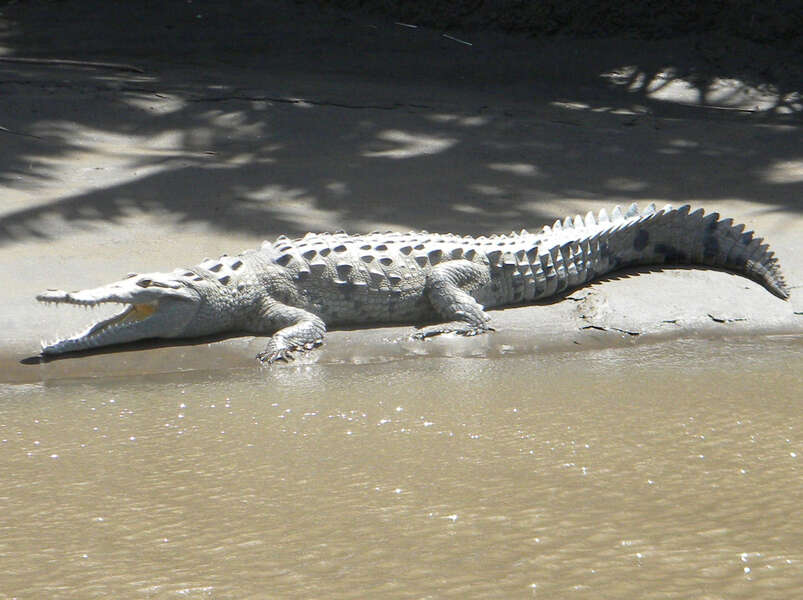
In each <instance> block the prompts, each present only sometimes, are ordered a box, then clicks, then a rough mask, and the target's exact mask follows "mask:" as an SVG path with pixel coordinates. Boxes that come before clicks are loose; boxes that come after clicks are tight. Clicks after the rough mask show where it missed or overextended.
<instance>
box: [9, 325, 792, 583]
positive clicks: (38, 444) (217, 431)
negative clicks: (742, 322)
mask: <svg viewBox="0 0 803 600" xmlns="http://www.w3.org/2000/svg"><path fill="white" fill-rule="evenodd" d="M801 390H803V339H801V338H800V337H797V338H794V337H791V338H790V337H787V338H778V339H773V340H764V341H745V342H739V341H730V342H725V341H721V342H702V341H697V342H674V343H669V344H664V345H659V346H654V347H641V348H635V349H617V350H611V351H596V352H587V353H581V352H575V353H567V354H551V355H545V356H529V357H508V358H501V359H493V360H487V359H460V358H447V359H444V358H440V359H433V358H423V359H413V360H403V361H394V362H389V363H385V364H369V365H361V366H354V365H328V366H327V365H311V366H303V367H296V366H280V367H279V368H271V369H265V370H258V369H256V368H254V369H247V370H245V369H241V370H236V371H220V372H194V373H184V374H175V375H162V376H155V377H149V378H147V379H143V378H121V379H114V380H102V379H96V380H84V381H78V382H76V381H69V382H61V383H60V382H51V383H48V384H47V385H44V384H43V385H17V386H6V387H2V388H0V395H1V396H2V401H1V402H0V439H1V440H2V443H1V444H0V473H2V489H0V598H4V599H5V598H21V599H22V598H35V599H39V598H81V599H91V598H104V599H105V598H191V599H194V598H197V599H202V598H203V599H213V598H214V599H223V598H226V599H228V598H231V599H234V598H236V599H242V598H285V597H299V598H303V597H310V598H312V597H316V598H370V597H374V598H377V597H392V598H426V597H432V598H441V597H459V598H467V597H468V598H471V597H474V598H533V597H534V598H554V597H567V596H571V597H577V598H601V597H610V598H614V597H616V598H625V597H629V598H691V597H695V598H703V597H704V598H763V599H767V598H779V599H781V598H783V599H788V598H792V597H795V595H796V594H797V593H799V591H800V589H801V588H803V516H801V510H800V506H801V500H803V472H802V470H801V463H802V462H803V418H801V408H803V392H802V391H801Z"/></svg>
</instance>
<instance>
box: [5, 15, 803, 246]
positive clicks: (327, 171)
mask: <svg viewBox="0 0 803 600" xmlns="http://www.w3.org/2000/svg"><path fill="white" fill-rule="evenodd" d="M193 6H194V7H193V10H197V11H201V12H199V13H198V14H204V13H203V11H208V12H209V14H212V13H213V12H214V10H216V9H215V8H214V4H213V3H209V4H205V3H196V4H195V5H193ZM51 10H58V9H56V8H51ZM80 10H89V9H87V8H86V7H81V8H80ZM130 10H134V11H137V10H139V11H145V12H141V13H139V14H138V15H136V16H137V17H138V20H136V21H135V22H136V23H139V25H136V26H134V27H133V28H134V31H133V32H132V31H127V30H125V29H123V28H121V27H120V26H119V21H120V19H121V18H122V16H120V15H114V14H113V13H110V12H109V9H108V8H106V9H99V12H98V15H96V18H98V19H106V20H107V21H108V23H111V24H114V26H112V25H108V26H107V27H106V28H105V29H104V30H103V32H104V33H103V35H101V34H96V35H95V37H92V35H90V34H88V33H87V30H86V28H85V26H83V25H82V24H81V22H80V18H81V14H80V13H79V14H78V15H74V16H73V19H72V20H71V21H70V22H69V23H67V24H66V25H64V26H63V27H62V29H61V30H60V31H59V35H60V37H59V39H58V40H57V42H58V43H56V44H54V43H52V42H47V40H46V35H45V33H46V32H44V31H43V30H40V29H38V28H39V27H42V23H43V22H44V21H45V17H46V16H47V15H46V14H43V13H41V12H35V11H34V10H33V9H30V11H28V9H22V8H20V9H19V10H18V11H17V12H16V13H15V14H16V15H17V20H16V21H14V22H13V23H12V24H11V25H9V27H8V29H7V31H6V34H5V36H4V38H3V39H2V41H0V46H4V47H5V51H6V53H7V54H8V55H14V56H23V55H24V56H28V57H31V56H33V57H36V56H39V57H50V58H52V57H53V56H55V55H56V54H57V53H58V50H59V48H65V47H70V48H72V49H73V50H72V52H71V53H70V58H75V59H77V60H95V61H97V60H98V59H100V58H102V59H104V60H108V61H124V62H125V63H126V64H129V63H130V64H137V65H141V66H142V70H143V71H144V73H136V72H130V71H125V70H115V69H110V68H103V67H97V66H96V67H86V68H82V67H81V66H80V65H74V64H73V65H70V64H53V63H46V62H43V63H38V64H37V63H13V62H7V63H3V62H0V86H2V90H3V98H2V99H0V103H2V104H0V106H2V107H3V108H4V109H5V110H4V113H5V115H4V116H3V117H2V120H0V127H2V129H0V140H1V141H2V146H3V152H2V156H1V157H0V185H2V186H4V187H5V188H7V189H9V190H11V191H13V192H15V193H16V194H17V196H16V197H17V198H18V200H17V201H16V202H15V203H14V204H13V205H12V206H11V207H10V208H8V207H7V208H6V209H4V210H2V212H0V245H3V244H10V243H14V242H15V241H25V240H26V239H33V238H42V239H51V238H55V237H59V236H64V235H68V234H69V232H71V231H75V230H83V229H91V228H92V227H94V226H95V225H97V224H98V223H114V222H122V221H123V220H124V219H126V218H128V217H130V216H132V215H137V214H150V215H157V216H159V217H160V218H163V219H164V220H166V221H168V222H171V223H175V224H176V226H181V225H182V224H186V223H203V224H205V225H208V226H211V227H214V228H218V229H220V230H222V231H236V232H244V233H249V234H255V235H265V236H266V237H269V236H271V235H276V234H278V233H286V234H288V235H297V234H303V233H304V232H306V231H309V230H335V229H340V228H347V229H349V230H350V231H353V232H361V231H368V230H372V229H376V228H394V229H396V228H401V229H428V230H431V231H453V232H456V233H467V234H476V233H480V232H487V231H498V232H501V231H510V230H511V229H520V228H521V227H536V226H537V225H538V224H543V223H545V222H547V221H550V220H552V219H554V218H555V216H556V215H555V214H553V213H552V210H550V209H548V208H544V206H543V204H544V201H545V200H547V201H561V202H562V203H563V204H565V205H566V206H568V207H570V208H571V209H572V210H575V209H576V210H578V211H579V210H585V209H586V208H587V205H589V204H591V203H594V202H597V201H603V200H604V201H606V202H609V201H615V202H622V203H629V202H630V201H638V200H642V201H645V200H648V199H649V200H653V199H654V200H659V201H666V202H671V203H675V204H679V203H685V202H686V201H688V200H690V199H693V200H694V201H696V202H711V203H716V202H717V201H718V200H723V199H735V198H737V199H742V200H746V201H750V202H755V203H759V204H761V205H763V206H765V207H766V210H768V211H772V210H780V209H785V210H790V209H791V210H795V211H801V210H803V206H801V201H800V197H801V191H803V177H801V176H800V172H801V168H803V167H801V165H803V156H801V154H800V150H799V147H800V144H799V141H800V119H799V116H800V111H801V98H800V93H799V90H796V89H794V86H793V85H791V84H788V83H783V84H781V83H772V84H769V83H765V82H762V81H761V78H760V76H758V75H756V76H754V77H753V78H752V79H751V78H749V77H745V76H744V74H743V73H737V71H739V68H740V67H734V66H729V65H730V63H728V61H724V63H727V64H725V66H723V67H722V68H721V69H720V70H719V71H717V69H715V68H712V63H711V61H710V60H707V59H706V58H705V57H701V55H700V52H697V51H695V49H694V48H691V49H688V52H686V53H684V54H683V56H680V57H675V60H674V62H667V61H666V60H664V59H662V58H661V56H662V55H664V54H665V52H664V46H661V45H659V46H658V47H656V49H655V51H654V52H653V53H652V54H649V53H647V54H644V53H642V54H640V55H638V57H637V58H634V57H635V56H636V55H634V54H632V47H631V46H629V45H628V44H625V45H624V46H616V45H613V46H611V45H610V44H608V45H605V43H603V42H599V41H587V42H577V41H575V42H569V41H567V40H562V41H558V42H555V43H545V42H534V41H532V40H524V39H516V38H503V37H493V36H490V37H488V36H485V37H482V36H480V37H478V42H477V43H476V44H475V46H472V47H470V48H466V47H465V46H461V45H460V44H458V43H455V42H454V41H450V40H444V38H442V37H441V36H440V34H439V33H438V32H426V31H424V32H418V33H420V35H418V37H417V38H415V39H413V38H411V37H410V36H409V32H407V31H403V30H401V28H399V27H394V25H393V24H392V23H380V24H379V25H371V24H370V23H368V24H366V22H363V21H360V20H357V19H352V18H350V17H349V16H347V15H345V16H344V15H343V14H340V13H337V14H334V15H333V14H330V13H321V14H317V13H316V14H315V15H314V18H312V17H310V14H309V13H305V15H306V16H307V17H309V18H310V19H311V21H307V22H306V23H304V25H305V27H300V25H299V22H298V21H299V19H298V15H297V14H296V13H294V12H292V10H291V9H289V8H287V7H285V9H284V10H285V12H283V13H281V14H279V15H275V14H274V15H272V20H270V19H268V17H267V16H266V15H264V14H263V15H257V16H255V15H253V14H248V15H245V14H242V13H238V12H237V11H236V10H235V9H229V12H227V13H225V14H217V16H216V18H218V19H228V21H227V23H228V25H229V27H228V28H227V29H226V30H225V35H223V34H220V33H219V32H218V29H219V25H215V23H214V21H212V20H211V19H209V18H205V19H197V20H196V21H197V22H196V21H192V22H190V21H188V20H187V15H179V16H175V15H173V18H172V20H171V18H170V15H167V16H166V17H165V15H156V14H154V13H153V11H151V12H147V11H146V10H145V9H143V8H142V7H134V8H131V9H130ZM219 10H223V9H219ZM158 17H162V21H161V25H160V27H163V28H167V27H170V28H171V29H169V31H170V32H171V36H170V37H171V39H170V40H169V41H168V42H165V43H164V44H161V45H157V46H153V47H147V45H144V46H143V44H141V43H140V44H137V43H134V42H135V41H136V40H137V35H138V33H139V35H140V36H141V38H142V39H144V40H146V41H147V40H153V39H154V31H155V28H156V25H154V22H157V21H159V19H158ZM260 18H261V19H262V20H260ZM199 22H200V24H199ZM149 23H150V26H151V29H147V27H148V24H149ZM255 24H256V25H255ZM235 25H236V26H237V27H239V29H232V27H234V26H235ZM138 28H144V29H142V31H140V30H139V29H138ZM266 29H267V30H268V31H266ZM32 31H33V32H34V33H35V35H32V34H31V32H32ZM93 31H94V30H93ZM300 32H301V33H300ZM156 33H158V31H157V32H156ZM300 34H303V36H306V37H303V36H302V38H301V39H298V35H300ZM82 36H83V37H82ZM294 36H295V38H294ZM235 39H236V40H238V41H239V44H234V43H233V41H232V40H235ZM267 40H270V42H268V41H267ZM71 42H72V43H71ZM268 46H270V54H267V53H266V51H267V49H268ZM570 47H575V49H576V48H585V49H586V51H588V52H589V53H591V54H593V55H594V57H595V58H594V59H593V60H592V59H590V58H587V59H584V60H579V61H578V60H574V61H572V60H568V59H566V58H565V57H564V59H563V62H560V60H561V59H560V55H561V54H562V53H564V51H565V50H566V49H567V48H570ZM539 49H540V50H543V52H538V53H537V54H538V56H535V53H534V50H539ZM257 50H259V51H260V53H258V54H255V52H256V51H257ZM703 54H704V53H703ZM391 59H392V60H391ZM770 59H771V57H768V58H767V60H770ZM556 61H558V62H556ZM720 62H723V61H720ZM737 64H741V63H738V61H737ZM193 66H195V68H193ZM564 67H571V71H570V72H568V73H567V72H565V71H563V70H562V69H563V68H564ZM737 75H739V77H740V79H738V81H737V79H736V76H737ZM673 86H674V88H675V89H674V92H673V93H674V96H673V98H675V99H677V98H678V97H680V98H681V101H680V102H677V101H674V100H673V101H672V102H670V101H668V100H667V96H666V93H667V92H668V91H669V90H670V88H673ZM684 94H685V95H684ZM752 100H755V101H756V102H758V103H759V104H760V107H759V108H758V109H754V108H750V107H749V106H751V105H750V102H751V101H752ZM754 104H755V103H754ZM755 105H756V106H758V104H755ZM745 106H748V108H745ZM61 181H64V183H65V185H64V186H63V188H64V189H63V190H61V189H60V182H61ZM42 190H44V192H45V193H41V192H42ZM20 198H22V199H21V200H20ZM557 216H560V215H557Z"/></svg>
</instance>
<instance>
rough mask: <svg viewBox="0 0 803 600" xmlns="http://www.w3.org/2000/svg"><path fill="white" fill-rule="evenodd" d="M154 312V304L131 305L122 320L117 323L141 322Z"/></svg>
mask: <svg viewBox="0 0 803 600" xmlns="http://www.w3.org/2000/svg"><path fill="white" fill-rule="evenodd" d="M155 312H156V304H132V305H131V310H129V311H128V312H127V313H126V314H125V315H124V316H123V318H122V319H120V320H119V321H117V323H118V324H119V323H130V322H132V321H142V320H144V319H147V318H148V317H150V316H151V315H152V314H153V313H155Z"/></svg>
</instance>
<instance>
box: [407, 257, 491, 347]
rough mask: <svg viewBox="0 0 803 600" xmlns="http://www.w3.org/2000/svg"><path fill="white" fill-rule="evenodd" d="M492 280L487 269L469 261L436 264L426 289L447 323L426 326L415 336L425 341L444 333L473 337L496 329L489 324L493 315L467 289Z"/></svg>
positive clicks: (472, 288) (414, 335) (431, 301)
mask: <svg viewBox="0 0 803 600" xmlns="http://www.w3.org/2000/svg"><path fill="white" fill-rule="evenodd" d="M489 283H490V275H489V273H488V270H487V268H486V267H484V266H483V265H478V264H476V263H473V262H471V261H468V260H454V261H450V262H447V263H442V264H440V265H437V266H436V267H433V269H432V271H431V272H430V273H429V274H428V275H427V283H426V288H425V290H424V292H425V293H426V295H427V297H428V298H429V301H430V303H431V304H432V306H433V308H434V309H435V311H436V312H437V313H438V314H439V315H440V316H441V317H443V318H444V319H445V320H446V322H445V323H439V324H438V325H432V326H429V327H422V328H421V329H419V330H418V331H416V332H415V333H414V334H413V336H412V337H413V339H417V340H423V339H426V338H429V337H433V336H436V335H441V334H444V333H456V334H458V335H465V336H471V335H478V334H480V333H486V332H488V331H493V328H491V327H490V326H489V325H488V321H490V320H491V318H490V317H489V316H488V315H487V314H486V313H485V311H484V310H483V306H482V305H481V304H480V303H479V302H477V301H476V300H474V298H473V297H472V296H471V294H469V293H468V291H467V290H475V289H478V288H480V287H482V286H484V285H488V284H489Z"/></svg>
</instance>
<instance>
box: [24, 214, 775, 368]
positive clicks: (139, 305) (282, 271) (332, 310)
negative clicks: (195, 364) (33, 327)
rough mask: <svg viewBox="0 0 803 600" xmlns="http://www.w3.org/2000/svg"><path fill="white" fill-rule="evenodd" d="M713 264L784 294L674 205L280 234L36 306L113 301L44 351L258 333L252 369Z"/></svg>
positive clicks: (701, 220)
mask: <svg viewBox="0 0 803 600" xmlns="http://www.w3.org/2000/svg"><path fill="white" fill-rule="evenodd" d="M660 264H688V265H705V266H713V267H720V268H724V269H727V270H730V271H733V272H735V273H739V274H742V275H745V276H747V277H750V278H752V279H755V280H757V281H759V282H760V283H762V284H763V285H764V286H765V287H766V288H767V289H768V290H770V291H771V292H772V293H774V294H775V295H777V296H779V297H781V298H786V297H788V295H789V291H788V289H787V287H786V284H785V283H784V280H783V277H782V275H781V273H780V269H779V267H778V264H777V260H776V259H775V257H774V256H773V253H772V252H771V251H770V250H769V249H768V247H767V245H766V244H763V243H762V240H761V239H760V238H754V237H753V234H752V232H744V225H735V226H734V225H733V220H732V219H724V220H720V219H719V215H718V214H716V213H712V214H710V215H707V216H704V213H703V211H702V210H697V211H695V212H693V213H690V210H689V207H688V206H683V207H681V208H678V209H675V208H672V207H670V206H667V207H665V208H663V209H661V210H658V211H656V210H655V207H654V206H652V205H650V206H649V207H648V208H647V209H646V210H645V211H643V212H641V213H640V212H639V211H638V209H637V208H636V205H635V204H634V205H632V206H631V207H630V209H629V210H628V211H627V212H626V213H625V214H623V213H622V211H621V209H620V208H619V207H616V209H614V211H613V212H612V213H611V215H610V216H608V215H607V213H606V212H605V211H604V210H603V211H601V212H600V214H599V215H598V216H596V217H595V216H594V215H593V214H592V213H588V214H587V215H586V217H585V218H582V217H580V216H577V217H575V218H574V219H571V218H567V219H566V220H565V221H563V222H562V223H561V222H560V221H556V222H555V224H554V225H553V226H552V227H544V228H543V230H542V231H541V232H540V233H537V234H531V233H528V232H526V231H524V230H522V231H521V233H519V234H516V233H514V234H511V235H510V236H491V237H479V238H472V237H468V236H466V237H460V236H455V235H451V234H430V233H427V232H409V233H372V234H369V235H359V236H349V235H346V234H344V233H336V234H328V233H323V234H307V235H306V236H305V237H304V238H302V239H295V240H290V239H288V238H286V237H283V236H282V237H280V238H279V239H277V240H276V241H275V242H273V243H269V242H265V243H264V244H263V245H262V248H261V249H259V250H250V251H247V252H244V253H243V254H240V255H238V256H233V257H229V256H223V257H221V258H219V259H218V260H212V259H206V260H204V261H203V262H202V263H200V264H199V265H198V266H195V267H192V268H189V269H176V270H175V271H172V272H171V273H146V274H134V275H130V276H129V277H128V278H126V279H123V280H121V281H118V282H115V283H111V284H108V285H105V286H102V287H99V288H95V289H90V290H82V291H78V292H64V291H61V290H51V291H47V292H44V293H42V294H40V295H39V296H37V299H38V300H40V301H42V302H57V303H68V304H79V305H91V306H94V305H97V304H100V303H104V302H115V303H120V304H124V305H126V308H125V309H124V310H123V311H122V312H121V313H119V314H118V315H116V316H114V317H112V318H110V319H106V320H105V321H101V322H100V323H97V324H95V325H93V326H92V327H90V328H89V329H88V330H86V331H85V332H83V333H81V334H78V335H76V336H74V337H71V338H68V339H64V340H59V341H56V342H53V343H49V344H47V343H43V345H42V353H43V354H46V355H51V354H61V353H65V352H73V351H80V350H86V349H90V348H96V347H99V346H107V345H111V344H120V343H125V342H131V341H134V340H139V339H146V338H186V337H197V336H204V335H212V334H219V333H224V332H237V331H242V332H249V333H254V334H260V335H261V334H264V335H270V336H272V337H271V339H270V341H269V342H268V345H267V347H266V348H265V351H264V352H262V353H260V354H259V355H258V358H259V359H260V360H261V361H264V362H268V363H272V362H274V361H276V360H279V359H285V360H286V359H289V358H292V355H293V353H294V352H296V351H304V350H310V349H312V348H313V347H315V346H317V345H319V344H320V343H321V341H322V340H323V336H324V333H325V332H326V327H327V325H343V324H364V325H369V324H379V323H394V322H396V323H398V322H416V321H422V320H428V319H432V318H433V317H436V316H437V317H440V319H441V320H442V321H443V323H442V324H439V325H434V326H431V327H425V328H423V329H420V330H418V331H417V332H416V333H415V334H414V336H413V337H415V338H418V339H424V338H427V337H431V336H434V335H440V334H443V333H450V332H452V333H458V334H461V335H476V334H480V333H484V332H487V331H491V327H490V326H489V324H488V322H489V320H490V318H489V317H488V315H487V314H486V313H485V310H484V309H485V308H494V307H500V306H506V305H511V304H522V303H527V302H533V301H536V300H540V299H544V298H549V297H551V296H555V295H556V294H559V293H561V292H563V291H565V290H568V289H571V288H575V287H578V286H581V285H583V284H585V283H587V282H589V281H591V280H593V279H596V278H598V277H600V276H602V275H605V274H606V273H609V272H611V271H615V270H617V269H621V268H625V267H631V266H636V265H660Z"/></svg>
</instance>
